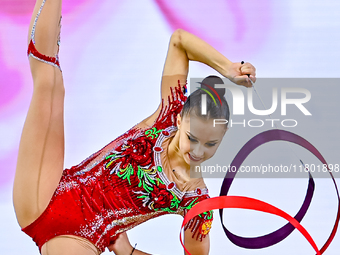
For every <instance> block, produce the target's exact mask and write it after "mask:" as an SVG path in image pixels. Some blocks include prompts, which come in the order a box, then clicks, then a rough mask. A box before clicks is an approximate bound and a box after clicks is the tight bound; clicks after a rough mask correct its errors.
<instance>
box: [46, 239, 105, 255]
mask: <svg viewBox="0 0 340 255" xmlns="http://www.w3.org/2000/svg"><path fill="white" fill-rule="evenodd" d="M41 254H42V255H64V254H67V255H99V254H100V251H99V250H97V249H96V248H95V246H94V245H93V244H92V243H90V242H89V241H88V240H86V239H83V238H80V237H76V236H57V237H55V238H53V239H51V240H50V241H48V242H47V243H45V244H44V245H43V247H42V248H41Z"/></svg>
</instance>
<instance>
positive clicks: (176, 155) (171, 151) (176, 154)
mask: <svg viewBox="0 0 340 255" xmlns="http://www.w3.org/2000/svg"><path fill="white" fill-rule="evenodd" d="M168 158H169V162H170V166H171V167H172V169H175V170H176V171H179V172H183V173H184V172H185V173H186V174H187V175H188V176H190V165H188V164H187V162H185V160H184V158H183V155H182V154H181V153H180V151H179V132H178V131H177V132H176V134H175V136H174V137H173V139H172V140H171V141H170V143H169V146H168Z"/></svg>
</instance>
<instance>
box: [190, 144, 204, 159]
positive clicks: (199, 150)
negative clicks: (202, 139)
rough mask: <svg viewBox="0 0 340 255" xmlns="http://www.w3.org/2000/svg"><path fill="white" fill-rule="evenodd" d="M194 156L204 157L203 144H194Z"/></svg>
mask: <svg viewBox="0 0 340 255" xmlns="http://www.w3.org/2000/svg"><path fill="white" fill-rule="evenodd" d="M192 153H193V156H194V157H196V158H203V155H204V148H203V146H202V145H201V144H197V145H194V146H193V148H192Z"/></svg>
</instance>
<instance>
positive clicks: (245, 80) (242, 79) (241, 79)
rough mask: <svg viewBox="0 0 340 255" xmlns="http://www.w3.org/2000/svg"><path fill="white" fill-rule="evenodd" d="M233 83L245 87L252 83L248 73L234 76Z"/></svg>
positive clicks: (250, 85)
mask: <svg viewBox="0 0 340 255" xmlns="http://www.w3.org/2000/svg"><path fill="white" fill-rule="evenodd" d="M235 83H236V84H238V85H242V86H245V87H247V88H249V87H252V83H251V81H250V78H249V77H248V75H242V76H237V77H235Z"/></svg>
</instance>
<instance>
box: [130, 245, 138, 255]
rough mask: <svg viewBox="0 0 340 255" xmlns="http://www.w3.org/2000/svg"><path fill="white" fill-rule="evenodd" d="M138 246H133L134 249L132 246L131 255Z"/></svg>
mask: <svg viewBox="0 0 340 255" xmlns="http://www.w3.org/2000/svg"><path fill="white" fill-rule="evenodd" d="M130 246H131V245H130ZM136 246H137V243H136V244H135V246H133V247H132V246H131V248H132V249H131V253H130V255H133V253H134V251H135V250H136Z"/></svg>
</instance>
